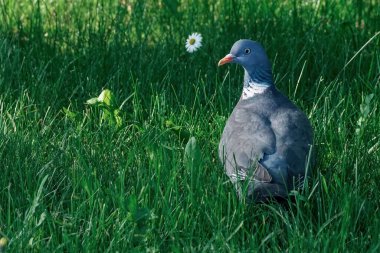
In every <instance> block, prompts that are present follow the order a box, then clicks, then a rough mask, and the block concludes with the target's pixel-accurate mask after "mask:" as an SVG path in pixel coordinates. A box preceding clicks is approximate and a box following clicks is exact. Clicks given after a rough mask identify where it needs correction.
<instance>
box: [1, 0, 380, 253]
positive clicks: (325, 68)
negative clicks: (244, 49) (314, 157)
mask: <svg viewBox="0 0 380 253" xmlns="http://www.w3.org/2000/svg"><path fill="white" fill-rule="evenodd" d="M379 17H380V4H379V3H378V1H360V0H358V1H327V0H322V1H296V0H294V1H282V0H278V1H250V0H246V1H234V0H223V1H213V0H208V1H200V0H199V1H197V0H194V1H190V0H183V1H176V0H162V1H147V2H144V1H122V0H121V1H116V0H115V1H103V0H100V1H69V2H68V1H53V2H52V1H38V0H36V1H33V3H32V1H25V0H20V1H16V0H8V1H4V0H0V237H4V238H7V240H8V245H7V248H6V252H117V251H118V252H145V251H152V252H154V251H160V252H202V251H203V252H378V251H379V250H380V215H379V208H380V194H379V193H380V192H379V187H380V185H379V182H380V151H379V149H380V134H379V133H380V132H379V129H380V112H379V110H380V107H379V99H378V97H379V95H380V35H379V36H376V35H375V34H376V32H378V30H379V27H380V18H379ZM192 32H199V33H201V34H202V35H203V38H204V45H203V47H202V48H201V49H200V50H199V51H198V52H196V53H195V54H194V55H190V54H188V53H187V52H186V51H185V47H184V42H185V39H186V37H187V35H189V34H190V33H192ZM374 36H375V37H374ZM241 38H251V39H255V40H258V41H260V42H262V44H263V45H264V46H265V48H266V49H267V52H268V55H269V56H270V58H271V59H272V62H273V66H274V75H275V80H276V84H277V87H278V88H279V89H280V90H281V91H282V92H283V93H284V94H286V95H288V96H289V97H290V98H291V99H292V100H293V101H294V102H295V103H296V104H297V105H298V106H300V107H301V108H302V109H303V110H304V111H305V112H306V113H307V115H308V116H309V118H310V120H311V122H312V124H313V127H314V130H315V148H316V150H317V151H318V163H317V166H316V167H315V168H314V170H313V177H312V180H311V181H310V184H309V185H308V187H306V189H305V191H303V192H297V193H295V202H294V203H293V204H291V206H290V208H289V210H287V209H285V208H284V207H282V206H280V205H278V204H268V205H250V206H246V205H244V204H243V203H240V202H239V201H238V199H237V196H236V195H235V192H234V189H233V187H232V185H231V183H229V180H228V177H227V176H226V175H225V174H224V172H223V168H222V166H221V164H220V162H219V160H218V156H217V146H218V141H219V138H220V135H221V131H222V129H223V127H224V123H225V121H226V119H227V117H228V115H229V113H230V112H231V111H232V109H233V107H234V105H235V103H236V102H237V100H238V98H239V96H240V92H241V88H242V87H241V84H242V78H243V72H242V69H241V68H240V67H238V66H235V65H230V66H228V67H223V68H217V62H218V60H219V59H220V58H221V57H223V56H224V55H225V54H227V53H228V52H229V50H230V47H231V46H232V44H233V42H234V41H236V40H238V39H241ZM371 38H373V39H372V40H371V41H370V39H371ZM368 41H370V42H369V43H368V44H366V43H367V42H368ZM364 45H365V46H364ZM363 46H364V47H363ZM359 50H361V51H360V52H359ZM358 52H359V53H358ZM356 53H358V54H356ZM355 54H356V56H355ZM354 56H355V57H354ZM351 59H352V61H350V60H351ZM347 63H349V64H348V65H347ZM345 65H347V66H346V67H345ZM105 88H107V89H110V90H111V91H112V92H113V93H114V95H115V98H116V101H117V102H116V103H117V105H118V106H121V105H122V106H121V112H120V116H121V118H122V122H123V124H122V126H121V127H119V128H117V127H115V125H114V124H112V123H109V122H108V121H107V120H104V119H103V120H102V118H101V117H102V108H100V107H98V106H95V105H87V104H86V101H87V100H88V99H90V98H92V97H97V96H98V95H99V94H100V92H101V91H102V90H103V89H105ZM370 94H373V98H372V99H371V97H372V96H371V95H370ZM64 108H65V109H67V110H69V111H70V113H68V111H67V110H66V113H64V111H63V110H64ZM190 136H194V137H195V138H196V140H197V144H196V146H195V147H194V150H193V151H192V154H193V158H195V160H191V159H190V160H189V159H184V155H185V147H186V143H187V142H188V140H189V137H190ZM188 150H189V149H188ZM190 151H191V150H190ZM190 153H191V152H190ZM0 251H1V249H0Z"/></svg>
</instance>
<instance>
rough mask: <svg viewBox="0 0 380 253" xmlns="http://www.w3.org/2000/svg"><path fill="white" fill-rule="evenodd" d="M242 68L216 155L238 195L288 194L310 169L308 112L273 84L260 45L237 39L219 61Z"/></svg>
mask: <svg viewBox="0 0 380 253" xmlns="http://www.w3.org/2000/svg"><path fill="white" fill-rule="evenodd" d="M225 63H237V64H240V65H241V66H242V67H243V68H244V85H243V93H242V96H241V98H240V100H239V102H238V103H237V105H236V107H235V108H234V110H233V111H232V114H231V115H230V117H229V118H228V120H227V123H226V126H225V128H224V131H223V134H222V138H221V140H220V144H219V158H220V159H221V161H222V163H223V165H224V168H225V171H226V174H227V175H228V176H229V178H230V180H231V182H232V183H233V184H234V186H235V188H236V190H237V193H238V195H239V197H240V198H245V199H246V200H248V201H255V202H261V201H267V200H268V199H270V198H272V197H273V198H286V197H287V196H288V194H289V192H290V191H291V190H293V189H298V188H300V187H302V185H303V182H304V178H305V175H306V176H307V175H308V174H309V173H310V169H309V167H310V166H307V164H308V162H309V161H311V159H309V156H310V154H311V146H312V144H313V131H312V127H311V125H310V122H309V120H308V118H307V117H306V115H305V114H304V113H303V112H302V111H301V110H300V109H298V108H297V107H296V106H295V105H294V104H293V103H292V102H291V101H290V100H289V99H288V98H287V97H286V96H284V95H283V94H281V92H280V91H278V90H277V89H276V87H275V85H274V82H273V77H272V66H271V63H270V61H269V59H268V57H267V55H266V53H265V50H264V48H263V47H262V46H261V45H260V44H259V43H258V42H255V41H251V40H239V41H237V42H235V44H234V45H233V46H232V48H231V51H230V53H229V54H227V55H226V56H225V57H224V58H223V59H221V60H220V61H219V63H218V66H220V65H223V64H225Z"/></svg>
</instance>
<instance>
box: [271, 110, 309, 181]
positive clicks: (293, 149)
mask: <svg viewBox="0 0 380 253" xmlns="http://www.w3.org/2000/svg"><path fill="white" fill-rule="evenodd" d="M270 121H271V123H272V129H273V131H274V133H275V135H276V139H277V143H276V155H278V156H281V157H283V158H284V159H285V161H286V163H287V165H288V176H289V177H290V178H289V179H291V178H292V177H293V176H299V175H301V176H304V175H305V167H306V163H307V161H308V155H309V152H310V148H311V145H312V144H313V131H312V128H311V125H310V122H309V120H308V119H307V117H306V115H305V114H304V113H303V112H302V111H300V110H298V109H297V108H290V109H289V108H282V109H279V110H277V111H276V113H274V114H273V115H272V116H271V118H270Z"/></svg>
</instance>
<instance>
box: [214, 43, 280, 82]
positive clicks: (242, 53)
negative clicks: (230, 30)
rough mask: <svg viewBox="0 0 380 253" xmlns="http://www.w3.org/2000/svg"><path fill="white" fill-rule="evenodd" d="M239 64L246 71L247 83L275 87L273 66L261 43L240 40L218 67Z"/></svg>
mask: <svg viewBox="0 0 380 253" xmlns="http://www.w3.org/2000/svg"><path fill="white" fill-rule="evenodd" d="M226 63H237V64H240V65H241V66H242V67H243V68H244V69H245V72H246V73H245V82H250V81H253V82H255V83H259V84H266V85H273V77H272V65H271V63H270V61H269V59H268V56H267V54H266V53H265V50H264V48H263V47H262V46H261V45H260V43H258V42H256V41H252V40H238V41H236V42H235V44H234V45H233V46H232V48H231V51H230V53H229V54H227V55H226V56H225V57H224V58H222V59H221V60H220V61H219V63H218V66H221V65H223V64H226Z"/></svg>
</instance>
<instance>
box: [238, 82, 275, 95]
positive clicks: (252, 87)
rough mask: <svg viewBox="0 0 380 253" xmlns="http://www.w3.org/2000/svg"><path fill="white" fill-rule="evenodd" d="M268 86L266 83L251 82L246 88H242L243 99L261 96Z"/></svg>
mask: <svg viewBox="0 0 380 253" xmlns="http://www.w3.org/2000/svg"><path fill="white" fill-rule="evenodd" d="M268 87H269V85H268V84H266V83H255V82H253V81H251V82H249V83H248V86H244V88H243V94H242V98H243V99H248V98H251V97H253V96H255V95H257V94H262V93H264V91H265V90H266V89H268Z"/></svg>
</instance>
